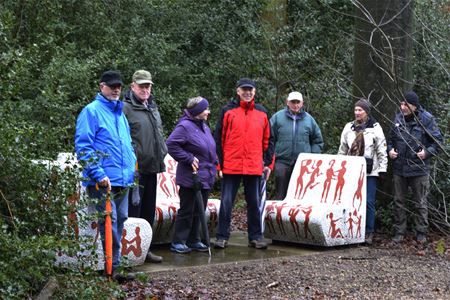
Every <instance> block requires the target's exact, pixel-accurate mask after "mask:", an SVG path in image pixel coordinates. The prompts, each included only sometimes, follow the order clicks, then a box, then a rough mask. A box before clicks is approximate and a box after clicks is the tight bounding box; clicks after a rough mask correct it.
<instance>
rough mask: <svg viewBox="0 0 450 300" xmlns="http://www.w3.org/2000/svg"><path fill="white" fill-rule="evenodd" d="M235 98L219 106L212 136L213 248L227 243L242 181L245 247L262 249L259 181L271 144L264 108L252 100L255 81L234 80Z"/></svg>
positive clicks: (267, 171)
mask: <svg viewBox="0 0 450 300" xmlns="http://www.w3.org/2000/svg"><path fill="white" fill-rule="evenodd" d="M236 93H237V95H238V97H237V98H238V99H235V100H232V101H231V102H230V103H228V104H227V105H225V106H224V107H223V108H222V111H221V113H220V117H219V120H218V122H217V125H216V130H215V134H214V138H215V140H216V145H217V156H218V157H219V163H220V165H219V167H220V170H219V176H221V177H222V185H221V203H220V211H219V226H218V229H217V234H216V238H217V240H216V243H215V248H219V249H224V248H225V247H227V244H228V239H229V238H230V223H231V211H232V209H233V205H234V201H235V198H236V193H237V191H238V188H239V186H240V184H241V180H242V181H243V182H244V194H245V201H246V202H247V223H248V239H249V247H254V248H257V249H266V248H267V243H266V242H264V240H263V235H262V228H261V216H260V213H259V202H260V199H261V195H260V182H261V176H262V174H263V172H264V174H265V175H266V178H267V177H268V176H269V175H270V168H269V165H270V164H271V163H272V154H273V146H272V143H271V142H270V124H269V117H268V115H267V110H266V109H265V108H264V107H263V106H262V105H261V104H256V103H255V94H256V84H255V82H254V81H253V80H251V79H249V78H241V79H239V80H238V82H237V83H236Z"/></svg>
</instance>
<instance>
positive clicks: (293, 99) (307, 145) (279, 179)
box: [270, 92, 323, 200]
mask: <svg viewBox="0 0 450 300" xmlns="http://www.w3.org/2000/svg"><path fill="white" fill-rule="evenodd" d="M270 127H271V132H272V135H273V139H274V143H275V189H276V196H275V198H276V199H279V200H282V199H284V198H285V197H286V193H287V189H288V186H289V180H290V178H291V175H292V171H293V169H294V165H295V162H296V161H297V157H298V155H299V154H300V153H320V152H322V148H323V139H322V133H321V131H320V128H319V126H318V125H317V123H316V121H315V120H314V118H313V117H312V116H311V115H310V114H308V113H307V112H306V111H304V109H303V95H302V94H301V93H299V92H292V93H290V94H289V96H288V98H287V100H286V107H285V108H283V109H282V110H280V111H278V112H277V113H275V114H274V115H273V116H272V118H270Z"/></svg>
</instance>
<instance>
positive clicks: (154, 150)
mask: <svg viewBox="0 0 450 300" xmlns="http://www.w3.org/2000/svg"><path fill="white" fill-rule="evenodd" d="M132 81H133V82H132V83H131V90H129V91H128V92H127V93H126V94H125V103H124V108H123V111H124V113H125V115H126V117H127V119H128V123H129V124H130V129H131V138H132V140H133V146H134V149H135V152H136V156H137V164H138V165H137V169H138V173H139V174H138V176H139V187H136V188H138V189H139V193H130V197H129V210H128V215H129V216H130V217H136V218H143V219H145V220H147V221H148V222H149V223H150V226H153V221H154V219H155V207H156V185H157V174H158V173H161V172H164V171H165V165H164V157H165V156H166V154H167V147H166V143H165V140H164V135H163V128H162V121H161V116H160V114H159V111H158V106H157V105H156V103H155V101H154V99H153V95H151V90H152V85H153V81H152V75H151V74H150V72H148V71H145V70H138V71H136V72H135V73H134V74H133V78H132ZM146 259H147V260H148V261H150V262H161V261H162V257H161V256H157V255H154V254H153V253H152V252H150V250H149V251H148V254H147V258H146Z"/></svg>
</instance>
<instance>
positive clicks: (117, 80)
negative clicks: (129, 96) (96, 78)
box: [100, 70, 123, 86]
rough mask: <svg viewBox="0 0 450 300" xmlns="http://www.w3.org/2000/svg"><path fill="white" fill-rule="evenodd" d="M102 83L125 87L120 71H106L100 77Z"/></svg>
mask: <svg viewBox="0 0 450 300" xmlns="http://www.w3.org/2000/svg"><path fill="white" fill-rule="evenodd" d="M100 82H104V83H105V84H106V85H107V86H113V85H118V84H120V85H123V81H122V75H120V73H119V72H118V71H111V70H110V71H106V72H105V73H103V74H102V77H100Z"/></svg>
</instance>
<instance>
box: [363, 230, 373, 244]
mask: <svg viewBox="0 0 450 300" xmlns="http://www.w3.org/2000/svg"><path fill="white" fill-rule="evenodd" d="M364 242H365V243H366V245H372V244H373V232H371V233H368V234H366V238H365V239H364Z"/></svg>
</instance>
